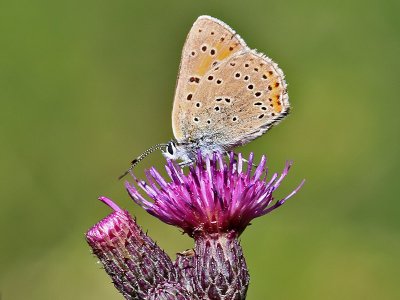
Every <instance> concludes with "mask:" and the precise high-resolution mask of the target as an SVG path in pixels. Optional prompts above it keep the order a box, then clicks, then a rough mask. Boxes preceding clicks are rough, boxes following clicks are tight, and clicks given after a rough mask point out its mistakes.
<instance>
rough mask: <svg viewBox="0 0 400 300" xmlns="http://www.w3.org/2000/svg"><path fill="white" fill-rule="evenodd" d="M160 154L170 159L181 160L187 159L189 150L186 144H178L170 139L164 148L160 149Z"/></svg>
mask: <svg viewBox="0 0 400 300" xmlns="http://www.w3.org/2000/svg"><path fill="white" fill-rule="evenodd" d="M162 154H163V155H164V157H165V158H167V159H171V160H177V159H179V160H182V161H188V160H190V159H189V156H190V155H189V151H188V149H187V147H186V144H180V143H178V142H177V141H175V140H171V141H169V142H168V144H167V145H166V146H165V149H164V150H162Z"/></svg>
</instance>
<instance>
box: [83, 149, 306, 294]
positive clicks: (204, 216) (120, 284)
mask: <svg viewBox="0 0 400 300" xmlns="http://www.w3.org/2000/svg"><path fill="white" fill-rule="evenodd" d="M290 166H291V162H288V163H287V164H286V166H285V168H284V170H283V171H282V173H281V174H280V175H278V174H276V173H275V174H273V175H272V176H271V178H269V179H267V175H268V171H267V168H266V158H265V156H263V157H262V158H261V161H260V163H259V164H258V166H257V167H256V168H255V170H254V171H253V168H254V165H253V154H250V156H249V158H248V161H246V160H244V159H243V158H242V156H241V154H239V155H238V158H237V159H235V157H234V154H233V153H230V155H229V159H228V160H225V158H224V156H223V155H222V154H217V153H215V154H214V155H213V156H212V157H205V158H203V157H202V156H201V155H200V153H199V155H198V160H197V163H196V165H193V166H191V167H190V168H189V172H188V174H185V173H184V171H183V170H182V168H181V167H179V166H177V165H176V164H175V163H174V162H172V161H170V160H168V161H167V165H166V170H167V173H168V175H169V177H170V182H167V181H165V180H164V178H163V177H162V176H161V175H160V174H159V173H158V172H157V171H156V169H155V168H151V169H150V170H148V171H146V177H147V182H145V181H143V180H139V179H137V178H136V177H135V176H134V174H133V173H131V175H132V176H133V178H134V180H135V182H136V184H137V186H139V187H140V188H141V189H142V190H143V191H144V192H145V193H146V194H147V195H148V196H149V197H150V198H151V199H152V201H148V200H146V199H145V198H144V197H143V196H142V195H141V194H140V193H139V191H138V190H137V188H136V186H135V185H131V184H129V183H128V182H127V183H126V188H127V190H128V192H129V194H130V196H131V197H132V199H133V200H134V201H135V202H136V203H138V204H139V205H140V206H142V207H143V208H144V209H145V210H147V211H148V212H149V213H150V214H152V215H154V216H156V217H157V218H159V219H160V220H161V221H164V222H165V223H168V224H171V225H175V226H178V227H180V228H182V229H183V231H184V232H185V233H187V234H189V235H190V236H191V237H193V238H194V240H195V247H194V249H193V250H187V251H184V252H182V253H179V254H178V255H177V259H176V261H175V262H174V263H173V262H172V261H171V259H170V258H169V257H168V256H167V255H166V254H165V252H164V251H162V249H160V248H159V247H158V246H157V245H156V244H155V243H154V241H153V240H151V238H150V237H148V236H147V235H146V234H144V233H143V232H142V231H141V229H140V227H139V226H138V225H137V224H136V222H135V220H133V219H132V218H131V216H130V215H129V214H128V212H126V211H123V210H122V209H120V208H119V207H118V206H117V205H116V204H114V203H113V202H112V201H111V200H109V199H107V198H105V197H101V198H100V200H101V201H103V202H105V203H106V204H107V205H108V206H110V207H111V208H112V209H113V210H114V212H113V213H111V214H110V215H109V216H108V217H106V218H105V219H103V220H102V221H100V222H99V223H98V224H96V225H95V226H93V227H92V228H91V229H90V230H89V231H88V233H87V234H86V239H87V241H88V243H89V245H90V246H91V247H92V249H93V253H94V254H95V255H96V256H97V257H98V258H99V259H100V261H101V263H102V264H103V265H104V268H105V270H106V271H107V273H108V274H109V275H110V277H111V278H112V280H113V283H114V285H115V287H116V288H117V289H118V290H119V291H120V292H121V293H122V294H123V295H124V297H125V299H148V300H150V299H166V300H169V299H171V300H173V299H178V300H186V299H198V300H200V299H201V300H206V299H213V300H214V299H215V300H217V299H225V300H230V299H232V300H233V299H235V300H241V299H245V298H246V293H247V288H248V285H249V281H250V277H249V273H248V270H247V266H246V261H245V258H244V256H243V252H242V248H241V246H240V243H239V239H238V237H239V235H240V234H241V233H242V232H243V231H244V230H245V228H246V227H247V225H249V223H250V222H251V220H252V219H254V218H257V217H260V216H262V215H265V214H267V213H269V212H271V211H272V210H274V209H275V208H277V207H279V206H281V205H282V204H283V203H285V201H286V200H287V199H288V198H290V197H291V196H293V195H294V194H295V193H296V192H297V191H298V190H299V188H300V187H301V186H302V184H303V183H304V181H303V182H302V183H301V184H300V185H299V186H298V187H297V188H296V189H295V190H294V191H293V192H292V193H290V194H289V195H288V196H286V197H284V198H283V199H280V200H275V199H274V197H273V192H274V191H275V190H276V189H277V188H278V187H279V185H280V183H281V182H282V180H283V179H284V178H285V177H286V175H287V174H288V171H289V168H290Z"/></svg>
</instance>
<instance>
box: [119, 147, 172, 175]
mask: <svg viewBox="0 0 400 300" xmlns="http://www.w3.org/2000/svg"><path fill="white" fill-rule="evenodd" d="M166 146H167V144H157V145H154V146H153V147H151V148H149V149H147V150H146V151H144V152H143V153H142V154H140V155H139V156H138V157H136V158H135V159H134V160H132V162H131V166H130V167H129V169H128V170H126V171H125V172H124V174H122V175H121V176H119V177H118V180H121V179H122V178H124V177H125V176H126V175H128V174H129V172H130V171H131V170H132V169H133V168H134V167H135V166H136V165H137V164H138V163H139V162H141V161H142V160H143V159H144V158H145V157H146V156H147V155H149V154H150V153H152V152H154V151H156V150H159V149H161V148H163V147H166Z"/></svg>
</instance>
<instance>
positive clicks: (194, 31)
mask: <svg viewBox="0 0 400 300" xmlns="http://www.w3.org/2000/svg"><path fill="white" fill-rule="evenodd" d="M244 49H247V46H246V44H245V42H244V41H243V40H242V39H241V38H240V36H239V35H237V34H236V33H235V31H233V30H232V29H231V28H230V27H229V26H228V25H226V24H225V23H223V22H222V21H220V20H218V19H215V18H212V17H209V16H201V17H199V18H198V19H197V20H196V22H195V23H194V24H193V27H192V28H191V30H190V32H189V34H188V37H187V38H186V42H185V45H184V47H183V51H182V58H181V64H180V68H179V74H178V80H177V86H176V91H175V98H174V106H173V110H172V129H173V132H174V136H175V138H176V139H177V140H178V141H185V140H187V139H188V132H187V128H186V127H185V124H186V118H187V113H188V108H190V107H192V106H193V96H194V94H195V93H196V91H197V90H198V88H199V86H201V85H202V84H203V82H204V75H205V74H206V73H207V72H208V71H210V69H211V68H213V67H217V66H218V65H219V64H220V63H221V62H223V61H225V60H226V59H229V57H232V55H234V54H235V53H238V52H239V51H243V50H244Z"/></svg>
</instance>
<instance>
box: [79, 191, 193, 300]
mask: <svg viewBox="0 0 400 300" xmlns="http://www.w3.org/2000/svg"><path fill="white" fill-rule="evenodd" d="M99 199H100V200H101V201H103V202H104V203H106V204H107V205H108V206H110V207H111V208H112V209H114V212H113V213H111V214H110V215H108V216H107V217H106V218H104V219H103V220H101V221H100V222H99V223H97V224H96V225H94V226H93V227H92V228H91V229H89V230H88V232H87V233H86V240H87V242H88V243H89V245H90V246H91V248H92V250H93V253H94V254H95V255H96V256H97V257H98V258H99V260H100V262H101V263H102V265H103V266H104V269H105V270H106V272H107V273H108V275H110V277H111V278H112V280H113V283H114V285H115V287H116V288H117V289H118V291H120V293H122V295H124V297H125V299H147V297H149V296H151V295H152V294H153V292H154V291H153V288H154V287H155V286H157V285H158V284H161V283H170V282H171V283H174V282H175V281H176V280H177V273H176V271H175V268H174V266H173V263H172V261H171V259H170V258H169V257H168V255H167V254H166V253H165V252H164V251H163V250H162V249H160V248H159V247H158V246H157V245H156V243H155V242H154V241H153V240H152V239H151V238H150V237H149V236H147V235H146V234H145V233H143V231H142V230H141V229H140V227H139V226H138V225H137V224H136V222H135V221H134V220H133V219H132V217H131V216H130V215H129V213H128V212H127V211H124V210H122V209H120V208H119V207H118V206H117V205H116V204H115V203H113V202H112V201H111V200H110V199H107V198H105V197H101V198H99ZM174 289H176V287H174ZM167 292H168V290H166V291H165V293H167ZM184 292H185V291H184V290H183V289H182V293H184ZM186 294H187V295H189V293H188V292H186ZM182 299H186V298H182ZM187 299H190V298H187Z"/></svg>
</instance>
